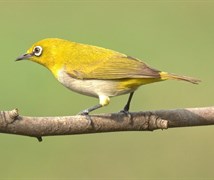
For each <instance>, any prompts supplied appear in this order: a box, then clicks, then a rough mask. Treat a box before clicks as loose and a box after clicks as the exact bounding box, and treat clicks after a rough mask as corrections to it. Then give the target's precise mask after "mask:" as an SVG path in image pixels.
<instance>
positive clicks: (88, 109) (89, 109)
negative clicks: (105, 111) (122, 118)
mask: <svg viewBox="0 0 214 180" xmlns="http://www.w3.org/2000/svg"><path fill="white" fill-rule="evenodd" d="M101 107H102V105H101V104H97V105H95V106H92V107H90V108H87V109H85V110H83V111H81V112H80V113H79V114H80V115H88V114H89V113H90V112H91V111H94V110H96V109H99V108H101Z"/></svg>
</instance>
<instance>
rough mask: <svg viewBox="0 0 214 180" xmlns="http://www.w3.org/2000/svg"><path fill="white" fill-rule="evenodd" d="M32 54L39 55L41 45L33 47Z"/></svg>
mask: <svg viewBox="0 0 214 180" xmlns="http://www.w3.org/2000/svg"><path fill="white" fill-rule="evenodd" d="M33 54H34V55H35V56H37V57H39V56H41V54H42V47H41V46H36V47H35V48H34V49H33Z"/></svg>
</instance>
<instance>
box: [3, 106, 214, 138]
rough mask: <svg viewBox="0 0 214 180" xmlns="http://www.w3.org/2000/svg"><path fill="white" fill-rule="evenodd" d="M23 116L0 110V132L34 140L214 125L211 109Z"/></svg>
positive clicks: (15, 111) (213, 111) (212, 109)
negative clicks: (57, 136)
mask: <svg viewBox="0 0 214 180" xmlns="http://www.w3.org/2000/svg"><path fill="white" fill-rule="evenodd" d="M90 119H91V123H90V121H89V120H88V117H86V116H80V115H78V116H62V117H27V116H21V115H19V114H18V110H17V109H14V110H12V111H0V133H8V134H17V135H25V136H32V137H37V138H38V140H39V141H41V140H42V138H41V137H42V136H54V135H71V134H87V133H101V132H115V131H153V130H156V129H167V128H174V127H187V126H202V125H213V124H214V107H203V108H186V109H174V110H158V111H147V112H135V113H130V114H128V115H127V114H124V113H115V114H102V115H91V116H90Z"/></svg>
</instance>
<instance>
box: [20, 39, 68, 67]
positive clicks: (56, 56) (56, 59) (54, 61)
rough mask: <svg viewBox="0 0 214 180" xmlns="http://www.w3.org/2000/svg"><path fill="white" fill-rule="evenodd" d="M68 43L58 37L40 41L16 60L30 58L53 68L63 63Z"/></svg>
mask: <svg viewBox="0 0 214 180" xmlns="http://www.w3.org/2000/svg"><path fill="white" fill-rule="evenodd" d="M66 43H67V41H66V40H63V39H57V38H48V39H44V40H41V41H38V42H36V43H35V44H33V45H32V46H31V47H30V48H29V49H28V50H27V52H26V53H25V54H23V55H21V56H19V57H18V58H17V59H16V61H20V60H30V61H33V62H37V63H39V64H41V65H43V66H45V67H47V68H48V69H51V68H52V67H54V66H55V65H60V64H61V63H62V62H61V61H63V59H64V58H63V56H64V54H65V49H66V48H65V46H66Z"/></svg>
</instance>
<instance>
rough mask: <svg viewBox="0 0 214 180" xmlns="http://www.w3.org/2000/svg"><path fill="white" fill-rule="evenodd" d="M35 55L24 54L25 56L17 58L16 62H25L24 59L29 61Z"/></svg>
mask: <svg viewBox="0 0 214 180" xmlns="http://www.w3.org/2000/svg"><path fill="white" fill-rule="evenodd" d="M33 55H34V54H33V53H29V54H23V55H21V56H19V57H18V58H16V61H20V60H23V59H28V58H30V57H32V56H33Z"/></svg>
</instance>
